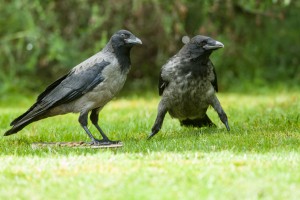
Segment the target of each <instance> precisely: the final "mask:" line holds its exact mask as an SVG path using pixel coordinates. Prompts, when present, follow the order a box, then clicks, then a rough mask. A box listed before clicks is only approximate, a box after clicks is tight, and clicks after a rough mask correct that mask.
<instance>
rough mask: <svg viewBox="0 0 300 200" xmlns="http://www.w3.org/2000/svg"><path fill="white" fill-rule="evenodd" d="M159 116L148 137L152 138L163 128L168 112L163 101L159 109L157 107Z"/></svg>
mask: <svg viewBox="0 0 300 200" xmlns="http://www.w3.org/2000/svg"><path fill="white" fill-rule="evenodd" d="M157 110H158V111H157V116H156V120H155V122H154V125H153V127H152V129H151V131H152V132H151V134H150V135H149V137H148V139H150V138H152V137H153V136H154V135H155V134H156V133H158V131H159V130H160V129H161V127H162V124H163V122H164V118H165V115H166V113H167V108H166V107H165V105H164V103H163V101H160V102H159V104H158V109H157Z"/></svg>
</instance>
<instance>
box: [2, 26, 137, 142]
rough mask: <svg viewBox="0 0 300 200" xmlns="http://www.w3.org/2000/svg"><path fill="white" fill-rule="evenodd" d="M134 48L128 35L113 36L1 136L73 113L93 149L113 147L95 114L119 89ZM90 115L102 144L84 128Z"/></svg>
mask: <svg viewBox="0 0 300 200" xmlns="http://www.w3.org/2000/svg"><path fill="white" fill-rule="evenodd" d="M136 44H142V41H141V40H140V39H139V38H137V37H136V36H134V35H133V34H132V33H131V32H129V31H126V30H120V31H118V32H116V33H115V34H114V35H113V36H112V37H111V39H110V41H109V42H108V44H107V45H106V46H105V47H104V49H103V50H102V51H100V52H98V53H97V54H95V55H94V56H92V57H90V58H88V59H87V60H85V61H83V62H82V63H80V64H78V65H77V66H75V67H74V68H73V69H72V70H71V71H70V72H69V73H68V74H66V75H65V76H63V77H61V78H59V79H58V80H56V81H55V82H54V83H52V84H51V85H49V86H48V87H47V88H46V90H45V91H44V92H42V93H41V94H40V95H39V96H38V98H37V101H36V103H35V104H33V106H31V107H30V108H29V110H28V111H26V112H25V113H24V114H22V115H21V116H19V117H18V118H16V119H15V120H14V121H12V122H11V124H10V125H11V126H12V128H11V129H10V130H8V131H7V132H5V134H4V135H11V134H14V133H17V132H18V131H20V130H22V129H23V128H24V127H25V126H27V125H28V124H30V123H32V122H34V121H38V120H41V119H44V118H47V117H51V116H55V115H61V114H66V113H70V112H73V113H80V116H79V123H80V124H81V126H82V127H83V129H84V130H85V132H86V133H87V134H88V136H89V137H90V139H91V143H92V144H93V145H101V144H112V143H116V142H114V141H111V140H109V139H108V137H107V136H106V135H105V134H104V132H103V131H102V130H101V128H100V127H99V125H98V114H99V112H100V111H101V109H102V108H103V107H104V106H105V104H107V103H108V102H109V101H110V100H111V99H112V98H113V97H114V96H115V95H116V94H117V93H118V92H119V91H120V90H121V89H122V87H123V85H124V83H125V80H126V77H127V74H128V72H129V69H130V49H131V48H132V47H133V46H134V45H136ZM89 112H91V115H90V119H91V121H92V123H93V124H94V125H95V127H96V128H97V129H98V131H99V132H100V134H101V135H102V138H103V139H102V140H98V139H96V138H95V137H94V136H93V135H92V134H91V132H90V131H89V129H88V128H87V124H88V114H89Z"/></svg>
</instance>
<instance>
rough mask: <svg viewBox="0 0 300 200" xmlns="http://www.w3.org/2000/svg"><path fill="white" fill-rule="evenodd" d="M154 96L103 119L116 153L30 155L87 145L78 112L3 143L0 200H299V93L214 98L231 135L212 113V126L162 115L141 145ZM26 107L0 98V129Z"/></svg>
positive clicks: (122, 103) (118, 106)
mask: <svg viewBox="0 0 300 200" xmlns="http://www.w3.org/2000/svg"><path fill="white" fill-rule="evenodd" d="M152 96H153V95H152ZM152 96H151V95H147V97H146V98H144V99H143V98H139V97H128V98H125V97H123V98H119V99H116V100H114V101H113V102H111V103H109V104H108V105H107V107H105V108H104V110H103V111H102V112H101V114H100V125H101V127H102V128H103V130H104V131H105V132H106V133H107V135H108V136H109V137H110V138H111V139H114V140H117V139H118V140H122V141H123V143H124V147H122V148H119V149H109V150H103V149H102V150H99V149H74V148H58V147H53V148H38V149H33V148H31V143H33V142H40V141H43V142H54V141H86V140H88V138H87V136H86V134H85V133H84V131H83V129H81V127H80V126H79V124H78V122H77V117H78V115H76V114H69V115H64V116H59V117H54V118H49V119H46V120H43V121H40V122H37V123H34V124H32V125H30V126H28V127H26V128H25V129H24V130H22V132H20V133H19V134H16V135H13V136H11V137H0V140H1V141H0V145H1V146H0V160H1V164H0V174H1V176H0V199H299V198H300V189H299V188H300V133H299V130H300V113H299V111H300V103H299V100H300V95H299V92H274V93H272V92H271V91H269V92H267V93H266V94H248V95H247V94H234V93H230V94H219V95H218V96H219V99H220V101H221V103H222V105H223V107H224V109H225V111H226V112H227V115H228V116H229V122H230V126H231V131H230V132H227V131H226V129H225V127H224V126H223V124H222V123H221V122H220V120H219V119H218V117H217V114H216V113H215V112H214V111H213V110H212V109H209V116H210V117H211V118H212V120H213V121H214V122H215V123H216V124H217V126H218V128H201V129H196V128H184V127H181V126H180V125H179V122H178V121H177V120H174V119H171V118H170V117H169V116H168V115H167V117H166V119H165V122H164V125H163V128H162V130H161V132H159V133H158V134H157V135H156V136H155V137H154V138H153V139H152V140H150V141H146V138H147V135H148V134H149V133H150V129H151V126H152V124H153V122H154V120H155V116H156V106H157V103H158V101H159V99H158V98H157V97H153V98H152ZM33 101H34V100H33V99H32V98H28V99H27V98H19V97H15V98H14V97H2V102H1V104H0V112H1V115H0V117H1V118H0V132H1V133H4V131H5V130H6V129H8V128H9V123H10V121H11V120H13V119H14V118H15V117H17V116H18V115H19V114H21V113H22V112H24V111H25V110H26V109H27V108H28V106H30V104H31V103H32V102H33ZM16 105H17V106H16ZM90 129H91V131H92V132H93V133H94V134H95V135H97V132H96V130H95V128H94V127H92V126H91V125H90Z"/></svg>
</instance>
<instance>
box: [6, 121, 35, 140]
mask: <svg viewBox="0 0 300 200" xmlns="http://www.w3.org/2000/svg"><path fill="white" fill-rule="evenodd" d="M32 121H33V120H30V121H27V122H25V123H22V124H20V125H14V126H13V127H12V128H11V129H9V130H8V131H6V132H5V133H4V136H8V135H12V134H15V133H17V132H19V131H20V130H22V129H23V128H24V127H25V126H27V125H28V124H30V123H31V122H32Z"/></svg>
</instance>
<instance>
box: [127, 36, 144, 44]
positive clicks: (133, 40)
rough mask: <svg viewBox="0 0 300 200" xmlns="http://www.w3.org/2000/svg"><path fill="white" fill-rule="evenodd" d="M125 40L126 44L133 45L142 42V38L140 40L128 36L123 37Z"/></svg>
mask: <svg viewBox="0 0 300 200" xmlns="http://www.w3.org/2000/svg"><path fill="white" fill-rule="evenodd" d="M125 42H126V43H127V44H133V45H135V44H143V43H142V40H140V39H139V38H138V37H134V38H132V37H130V38H128V39H125Z"/></svg>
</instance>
